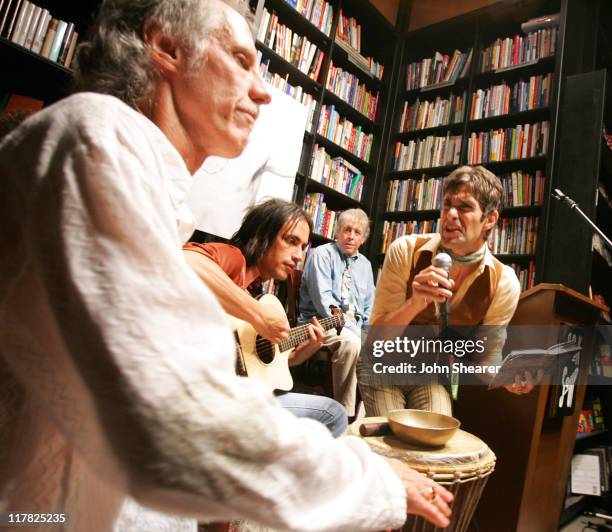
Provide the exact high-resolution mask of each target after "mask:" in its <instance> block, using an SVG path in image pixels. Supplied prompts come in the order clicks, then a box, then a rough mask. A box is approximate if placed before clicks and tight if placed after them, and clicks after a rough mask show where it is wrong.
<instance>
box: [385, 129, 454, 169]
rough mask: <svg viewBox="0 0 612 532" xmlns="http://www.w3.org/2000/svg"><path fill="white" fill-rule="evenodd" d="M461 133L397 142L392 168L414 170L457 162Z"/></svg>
mask: <svg viewBox="0 0 612 532" xmlns="http://www.w3.org/2000/svg"><path fill="white" fill-rule="evenodd" d="M460 157H461V135H451V134H450V133H447V134H446V136H445V137H434V136H432V135H429V136H428V137H426V138H424V139H418V140H416V141H414V140H410V141H408V144H402V143H401V142H397V143H396V144H395V154H394V157H393V170H395V171H397V172H399V171H403V170H415V169H419V168H433V167H435V166H447V165H453V164H459V160H460Z"/></svg>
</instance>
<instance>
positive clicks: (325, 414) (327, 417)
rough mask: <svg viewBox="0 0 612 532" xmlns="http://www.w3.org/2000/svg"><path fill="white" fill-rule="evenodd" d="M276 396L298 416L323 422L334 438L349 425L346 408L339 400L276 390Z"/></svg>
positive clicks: (283, 405) (284, 406) (282, 404)
mask: <svg viewBox="0 0 612 532" xmlns="http://www.w3.org/2000/svg"><path fill="white" fill-rule="evenodd" d="M276 398H277V399H278V401H279V402H280V404H281V406H282V407H283V408H286V409H287V410H289V411H290V412H291V413H292V414H293V415H294V416H296V417H306V418H309V419H314V420H315V421H318V422H319V423H323V425H325V426H326V427H327V428H328V429H329V432H331V433H332V435H333V437H334V438H337V437H338V436H340V435H341V434H342V433H343V432H344V431H345V430H346V427H348V418H347V417H346V410H345V409H344V407H343V406H342V405H341V404H340V403H339V402H337V401H334V400H333V399H330V398H329V397H325V396H322V395H309V394H305V393H293V392H276Z"/></svg>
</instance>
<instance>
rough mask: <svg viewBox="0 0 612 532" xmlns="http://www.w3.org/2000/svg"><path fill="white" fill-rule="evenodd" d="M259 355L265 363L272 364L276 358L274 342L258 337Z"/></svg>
mask: <svg viewBox="0 0 612 532" xmlns="http://www.w3.org/2000/svg"><path fill="white" fill-rule="evenodd" d="M256 345H257V356H258V357H259V360H261V361H262V362H263V363H264V364H270V363H271V362H272V361H273V360H274V344H273V343H272V342H270V341H269V340H266V339H265V338H262V337H261V336H258V337H257V341H256Z"/></svg>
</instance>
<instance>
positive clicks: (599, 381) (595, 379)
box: [589, 325, 612, 432]
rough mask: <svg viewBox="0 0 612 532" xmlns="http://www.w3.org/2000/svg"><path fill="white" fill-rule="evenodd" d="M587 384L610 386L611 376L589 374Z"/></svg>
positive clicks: (611, 383)
mask: <svg viewBox="0 0 612 532" xmlns="http://www.w3.org/2000/svg"><path fill="white" fill-rule="evenodd" d="M608 327H609V325H608ZM589 386H612V377H606V376H605V375H589ZM604 432H607V431H604Z"/></svg>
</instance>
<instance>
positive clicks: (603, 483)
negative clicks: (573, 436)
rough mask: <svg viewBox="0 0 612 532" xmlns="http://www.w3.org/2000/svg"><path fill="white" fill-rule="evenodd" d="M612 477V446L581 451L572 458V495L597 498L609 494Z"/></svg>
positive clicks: (601, 446)
mask: <svg viewBox="0 0 612 532" xmlns="http://www.w3.org/2000/svg"><path fill="white" fill-rule="evenodd" d="M611 476H612V445H598V446H596V447H589V448H588V449H581V450H580V452H577V453H575V454H574V456H572V467H571V472H570V487H571V488H570V491H571V493H573V494H576V495H593V496H597V497H598V496H601V495H603V494H604V493H609V491H610V478H611Z"/></svg>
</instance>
